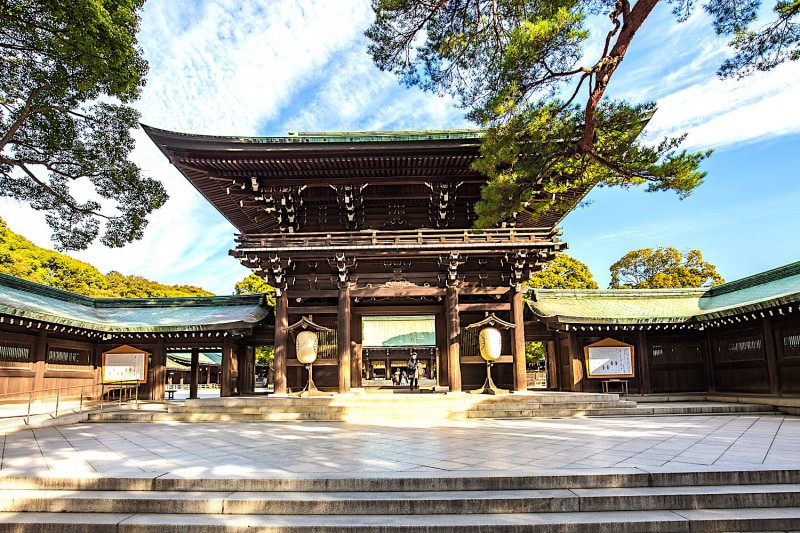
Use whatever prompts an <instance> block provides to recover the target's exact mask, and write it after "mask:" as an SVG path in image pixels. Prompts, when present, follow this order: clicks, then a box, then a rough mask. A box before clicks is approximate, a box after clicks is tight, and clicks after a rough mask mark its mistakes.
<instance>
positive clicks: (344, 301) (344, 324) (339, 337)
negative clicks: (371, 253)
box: [336, 283, 351, 393]
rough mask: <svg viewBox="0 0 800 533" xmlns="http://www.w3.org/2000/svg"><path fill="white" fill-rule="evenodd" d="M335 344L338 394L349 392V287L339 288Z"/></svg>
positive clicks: (345, 285) (347, 285) (342, 286)
mask: <svg viewBox="0 0 800 533" xmlns="http://www.w3.org/2000/svg"><path fill="white" fill-rule="evenodd" d="M337 312H338V315H337V320H336V344H337V352H338V355H339V392H340V393H345V392H350V349H351V346H350V285H349V284H347V283H344V284H342V285H341V286H340V287H339V306H338V310H337Z"/></svg>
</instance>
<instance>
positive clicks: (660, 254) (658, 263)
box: [610, 246, 725, 289]
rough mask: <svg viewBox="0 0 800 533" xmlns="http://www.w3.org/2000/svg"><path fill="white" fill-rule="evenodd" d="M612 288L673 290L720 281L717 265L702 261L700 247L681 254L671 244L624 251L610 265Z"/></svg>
mask: <svg viewBox="0 0 800 533" xmlns="http://www.w3.org/2000/svg"><path fill="white" fill-rule="evenodd" d="M610 270H611V285H610V287H611V288H612V289H675V288H682V287H710V286H712V285H719V284H720V283H724V282H725V280H724V279H722V276H720V275H719V274H718V273H717V267H715V266H714V265H712V264H711V263H708V262H707V261H703V254H702V253H700V250H689V251H686V252H684V253H683V254H682V253H681V252H680V251H678V249H676V248H673V247H671V246H670V247H664V248H656V249H653V248H643V249H641V250H633V251H631V252H628V253H627V254H625V255H624V256H622V258H621V259H620V260H619V261H617V262H616V263H614V264H613V265H611V268H610Z"/></svg>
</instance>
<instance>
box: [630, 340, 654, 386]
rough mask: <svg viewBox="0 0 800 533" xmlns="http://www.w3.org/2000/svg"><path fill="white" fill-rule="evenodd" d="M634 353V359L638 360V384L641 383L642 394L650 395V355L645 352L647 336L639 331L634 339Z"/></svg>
mask: <svg viewBox="0 0 800 533" xmlns="http://www.w3.org/2000/svg"><path fill="white" fill-rule="evenodd" d="M636 351H637V352H639V353H638V354H635V355H634V357H635V358H636V359H638V360H639V382H640V383H641V390H640V391H639V392H641V393H642V394H651V393H652V392H653V384H652V383H651V382H650V354H649V353H648V351H647V334H646V333H645V332H644V331H640V332H639V335H638V337H637V339H636Z"/></svg>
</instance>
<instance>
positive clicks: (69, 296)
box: [0, 273, 264, 309]
mask: <svg viewBox="0 0 800 533" xmlns="http://www.w3.org/2000/svg"><path fill="white" fill-rule="evenodd" d="M0 285H2V286H6V287H10V288H12V289H17V290H22V291H25V292H30V293H34V294H38V295H40V296H46V297H48V298H55V299H57V300H62V301H66V302H72V303H75V304H78V305H84V306H86V307H92V308H95V309H98V308H103V309H107V308H125V307H171V306H174V305H175V304H181V305H182V306H184V307H204V306H219V305H248V304H249V305H252V304H261V303H262V301H263V300H264V295H263V294H230V295H217V296H165V297H151V298H120V297H116V298H95V297H92V296H86V295H83V294H78V293H76V292H71V291H67V290H64V289H59V288H58V287H53V286H51V285H45V284H44V283H38V282H36V281H31V280H28V279H25V278H20V277H17V276H12V275H10V274H3V273H0Z"/></svg>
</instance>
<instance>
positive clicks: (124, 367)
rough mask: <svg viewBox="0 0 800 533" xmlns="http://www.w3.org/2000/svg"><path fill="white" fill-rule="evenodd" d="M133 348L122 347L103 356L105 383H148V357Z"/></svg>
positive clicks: (146, 354) (145, 353)
mask: <svg viewBox="0 0 800 533" xmlns="http://www.w3.org/2000/svg"><path fill="white" fill-rule="evenodd" d="M148 355H149V354H148V353H147V352H144V351H142V350H138V349H136V348H133V347H132V346H121V347H119V348H115V349H114V350H111V351H108V352H106V353H104V354H103V383H120V382H128V383H131V382H139V383H144V382H146V381H147V356H148Z"/></svg>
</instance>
